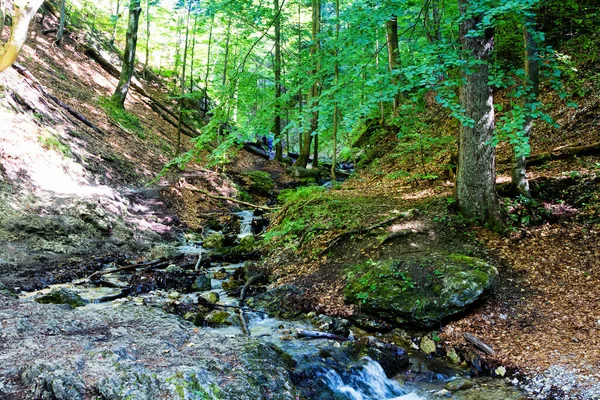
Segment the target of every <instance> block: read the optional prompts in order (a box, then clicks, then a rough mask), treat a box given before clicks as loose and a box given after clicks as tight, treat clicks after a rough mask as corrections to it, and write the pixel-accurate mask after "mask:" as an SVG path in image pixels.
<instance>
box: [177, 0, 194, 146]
mask: <svg viewBox="0 0 600 400" xmlns="http://www.w3.org/2000/svg"><path fill="white" fill-rule="evenodd" d="M188 1H189V4H188V12H187V18H186V21H185V42H184V45H183V65H182V66H181V81H180V83H179V86H180V88H181V96H180V97H179V120H178V122H177V151H176V155H179V153H181V122H182V119H183V95H184V94H185V67H186V63H187V53H188V52H187V50H188V38H189V35H190V14H191V12H192V0H188Z"/></svg>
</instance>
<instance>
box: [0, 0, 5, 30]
mask: <svg viewBox="0 0 600 400" xmlns="http://www.w3.org/2000/svg"><path fill="white" fill-rule="evenodd" d="M5 18H6V0H0V34H2V31H3V30H4V19H5Z"/></svg>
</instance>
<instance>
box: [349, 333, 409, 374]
mask: <svg viewBox="0 0 600 400" xmlns="http://www.w3.org/2000/svg"><path fill="white" fill-rule="evenodd" d="M354 346H355V347H356V350H358V352H359V353H358V354H359V355H367V356H369V357H370V358H371V359H373V360H375V361H377V362H378V363H379V364H381V367H382V368H383V370H384V371H385V373H386V375H387V377H388V378H392V377H394V376H396V375H397V374H398V373H400V372H401V371H403V370H404V369H406V367H408V364H409V362H410V360H409V357H408V354H407V353H406V351H405V350H404V349H403V348H402V347H399V346H397V345H395V344H393V343H385V342H382V341H380V340H377V339H375V338H374V337H369V338H364V339H360V340H357V341H355V344H354Z"/></svg>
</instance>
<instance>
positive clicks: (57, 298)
mask: <svg viewBox="0 0 600 400" xmlns="http://www.w3.org/2000/svg"><path fill="white" fill-rule="evenodd" d="M35 301H36V302H38V303H41V304H68V305H70V306H71V307H73V308H75V307H81V306H85V304H86V301H85V300H84V299H82V298H81V296H80V295H78V294H77V293H75V292H74V291H72V290H69V289H66V288H60V289H52V291H51V292H50V293H47V294H43V295H41V296H38V297H36V298H35Z"/></svg>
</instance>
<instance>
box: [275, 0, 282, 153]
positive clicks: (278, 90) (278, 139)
mask: <svg viewBox="0 0 600 400" xmlns="http://www.w3.org/2000/svg"><path fill="white" fill-rule="evenodd" d="M273 12H274V13H275V15H276V18H275V63H274V64H273V68H274V70H275V71H274V72H275V107H274V112H275V126H274V127H273V134H274V139H275V160H277V161H282V160H283V146H282V145H281V115H280V113H281V103H280V100H281V13H280V12H279V0H273Z"/></svg>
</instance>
